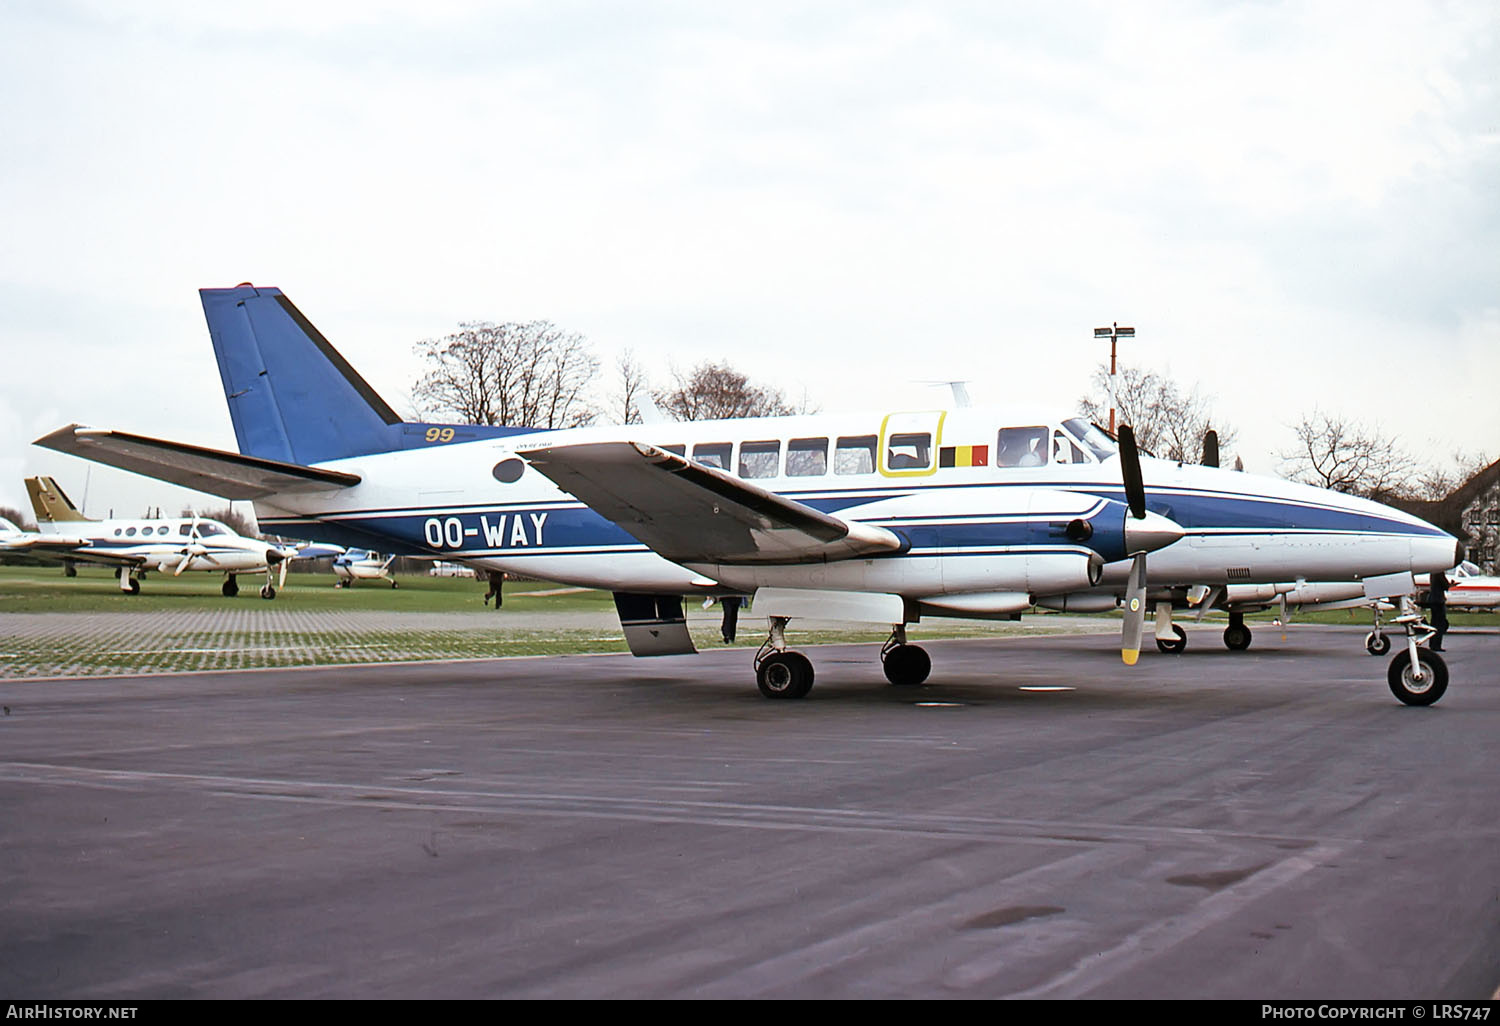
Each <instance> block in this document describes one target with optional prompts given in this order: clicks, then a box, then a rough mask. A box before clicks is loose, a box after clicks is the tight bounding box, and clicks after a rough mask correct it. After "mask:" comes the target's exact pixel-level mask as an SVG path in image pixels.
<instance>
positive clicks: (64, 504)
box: [0, 477, 295, 599]
mask: <svg viewBox="0 0 1500 1026" xmlns="http://www.w3.org/2000/svg"><path fill="white" fill-rule="evenodd" d="M26 491H27V492H28V493H29V495H30V496H31V507H32V510H33V511H34V512H35V513H36V519H37V525H38V528H39V530H37V531H27V532H21V531H16V532H13V533H10V534H5V533H0V551H8V552H13V553H24V554H26V555H29V556H38V557H41V558H44V559H51V560H57V561H59V562H62V563H63V564H65V565H66V566H67V567H68V571H69V573H70V574H71V572H72V564H73V563H75V562H76V563H102V564H105V565H106V566H113V567H114V568H115V572H116V573H117V574H119V576H120V590H121V591H123V592H125V593H126V594H127V595H139V594H140V591H141V581H140V578H141V576H142V575H144V574H145V573H146V572H147V571H148V570H156V571H159V572H162V573H166V572H169V571H170V572H171V574H172V576H174V577H176V576H179V575H181V574H182V573H183V572H184V571H186V570H192V571H195V572H197V571H206V572H209V573H221V574H223V575H224V583H223V585H222V588H221V590H222V591H223V593H224V595H225V597H227V598H233V597H234V596H236V595H238V594H239V591H240V588H239V581H238V576H239V575H240V574H246V573H263V574H265V575H266V581H265V584H263V585H262V586H261V589H260V596H261V598H266V599H272V598H275V597H276V587H277V586H276V585H273V584H272V583H271V570H272V568H273V567H276V566H280V568H281V570H280V580H279V584H280V585H281V586H283V587H284V586H285V585H286V569H287V563H288V561H289V560H290V559H291V558H292V557H293V556H294V555H295V552H294V551H293V550H292V549H283V548H281V547H279V546H276V545H272V544H270V543H269V542H263V541H261V540H260V539H258V538H246V537H244V536H243V535H240V534H236V533H235V532H234V531H231V530H230V529H229V528H228V527H226V526H224V525H223V524H221V523H219V522H218V521H217V520H209V519H205V518H202V517H198V516H194V517H173V518H168V519H156V520H148V519H139V520H130V519H110V520H91V519H89V518H88V517H85V516H84V515H83V514H82V513H81V512H79V510H78V508H77V507H76V506H74V505H73V501H72V500H71V499H69V498H68V496H67V494H66V493H65V492H64V491H63V490H62V488H60V487H59V486H58V484H57V482H56V481H54V480H52V478H50V477H28V478H27V479H26Z"/></svg>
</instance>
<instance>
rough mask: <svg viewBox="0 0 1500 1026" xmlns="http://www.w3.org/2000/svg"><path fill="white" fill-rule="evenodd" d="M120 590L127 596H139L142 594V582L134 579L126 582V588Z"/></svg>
mask: <svg viewBox="0 0 1500 1026" xmlns="http://www.w3.org/2000/svg"><path fill="white" fill-rule="evenodd" d="M120 590H121V591H123V592H125V594H127V595H139V594H140V593H141V582H140V581H138V580H136V579H135V578H134V577H132V578H130V579H129V580H127V581H126V582H125V587H124V588H122V589H120Z"/></svg>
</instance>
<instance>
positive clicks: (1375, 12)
mask: <svg viewBox="0 0 1500 1026" xmlns="http://www.w3.org/2000/svg"><path fill="white" fill-rule="evenodd" d="M1497 27H1500V6H1497V5H1496V4H1495V3H1494V2H1493V0H1475V2H1456V3H1416V2H1373V3H1372V2H1368V0H1366V2H1357V3H1306V2H1296V3H1286V4H1280V3H1239V4H1235V3H1225V2H1201V3H1195V2H1181V3H1130V4H1119V3H1070V2H1061V3H1053V2H1049V3H1028V4H1023V3H998V2H976V3H941V2H934V0H925V2H922V3H910V4H908V3H876V2H853V3H817V2H806V0H803V2H797V3H788V4H781V3H768V2H762V3H757V4H753V5H750V4H733V5H731V4H710V3H701V2H683V3H666V2H662V3H651V2H639V3H606V2H603V0H596V2H567V0H544V2H538V3H462V2H446V0H425V2H422V3H413V4H403V3H381V2H371V0H358V2H348V3H319V2H315V0H297V2H277V0H262V2H260V3H257V4H254V5H242V4H223V5H219V4H203V3H198V2H187V0H184V2H164V0H163V2H151V0H142V2H138V3H131V4H120V3H115V2H103V0H102V2H68V0H34V2H29V0H7V2H6V3H4V4H3V5H0V89H3V99H4V102H3V104H0V140H3V142H0V146H3V150H0V154H3V156H0V212H3V216H0V226H3V245H0V355H3V357H4V363H3V367H4V377H3V379H0V380H3V384H0V505H9V506H16V507H21V508H23V509H28V510H29V505H28V504H27V501H26V496H25V491H24V489H23V487H22V483H21V479H22V477H24V476H26V475H30V474H37V473H47V474H52V475H54V476H56V477H57V478H58V480H59V482H60V483H61V484H62V485H63V487H64V488H65V489H66V490H67V491H69V492H70V493H71V494H72V496H73V498H74V499H75V500H81V499H82V498H83V495H84V493H85V491H86V490H87V507H88V511H89V512H90V513H91V514H94V515H103V514H104V513H106V512H107V511H108V509H110V508H113V509H115V510H116V512H117V513H119V514H120V515H136V514H138V513H140V512H141V511H142V510H143V509H144V508H145V507H146V506H147V505H160V506H162V507H163V509H164V511H166V512H168V513H175V512H176V510H175V509H174V508H173V507H180V506H181V505H183V504H184V503H185V502H189V501H192V500H191V493H187V492H183V491H181V490H180V489H175V488H171V487H168V486H164V485H159V484H156V483H153V482H149V481H148V480H147V479H142V478H138V477H135V476H134V475H128V474H125V473H123V472H120V471H115V470H111V469H108V468H103V467H94V468H93V469H92V470H91V471H90V470H88V469H86V468H88V466H89V465H88V464H86V463H84V462H83V461H80V460H76V459H73V458H70V457H65V456H62V455H60V454H56V453H52V452H49V451H47V450H43V449H39V448H37V447H35V446H33V445H31V444H30V443H31V441H32V440H33V439H35V438H37V437H38V436H40V435H42V434H45V433H46V432H48V431H51V430H53V429H54V428H57V427H60V426H62V425H64V424H67V423H70V422H75V421H76V422H82V423H88V424H94V425H97V426H107V427H116V428H121V429H126V430H130V431H136V432H140V433H144V434H151V435H157V436H162V437H167V438H173V439H178V440H182V441H191V442H196V443H199V444H206V445H211V446H219V447H224V448H231V449H232V448H234V436H233V432H232V430H231V428H230V423H229V417H228V413H227V411H226V409H225V405H224V399H223V395H222V392H221V390H220V385H219V380H218V373H217V369H216V367H215V364H214V359H213V353H212V349H211V347H210V345H209V340H208V332H207V329H206V328H205V326H204V322H203V314H202V308H201V306H200V305H199V302H198V296H197V290H198V289H199V288H201V287H206V286H228V285H234V284H236V283H238V282H242V281H252V282H254V283H256V284H260V285H275V286H279V287H280V288H282V289H283V290H284V291H285V292H286V293H287V294H288V296H290V297H291V298H292V300H293V301H294V302H295V303H296V304H297V305H298V306H299V307H300V308H301V309H302V311H303V312H304V313H305V314H307V316H308V317H309V318H311V319H312V321H313V322H314V323H315V324H317V325H318V327H319V328H320V329H321V330H322V331H323V333H324V334H325V335H326V336H327V337H328V338H329V339H330V340H331V341H332V342H333V343H334V345H336V346H338V347H339V348H340V349H341V350H342V352H343V353H344V355H345V356H346V357H348V359H349V360H350V361H351V362H352V363H353V364H354V365H355V366H356V367H357V368H358V369H359V370H360V371H361V372H362V373H363V374H364V375H365V376H366V377H367V378H368V379H369V380H370V381H371V383H372V384H373V385H374V386H375V388H376V389H377V390H378V391H380V392H381V393H382V394H383V395H384V396H385V397H386V398H387V399H388V400H389V401H390V402H391V403H392V404H393V405H394V406H395V407H396V408H397V409H398V410H401V411H403V412H409V409H410V403H409V395H408V394H409V390H410V387H411V384H412V382H413V381H414V379H415V378H416V377H417V376H418V375H419V373H420V368H419V364H418V363H417V361H416V358H415V357H414V356H413V353H412V346H413V343H415V342H416V341H418V340H420V339H423V338H429V337H438V336H441V335H444V334H446V333H448V332H450V331H452V330H453V329H454V328H455V327H456V326H457V324H458V322H460V321H465V320H494V321H505V320H533V319H546V320H550V321H552V322H554V323H555V324H557V325H559V326H560V327H562V328H565V329H567V330H570V331H574V332H578V333H580V334H583V335H585V336H586V337H587V338H588V339H589V340H590V341H591V342H592V343H593V344H594V345H595V347H596V350H597V352H598V354H599V355H600V357H601V361H602V363H603V364H604V369H605V373H604V375H603V376H602V377H601V381H600V392H601V394H602V393H604V392H605V391H607V389H608V387H609V385H610V384H611V377H612V375H611V374H610V371H611V370H612V365H613V361H614V359H615V357H616V355H617V354H618V353H619V352H621V351H622V350H624V349H626V348H629V349H631V350H633V351H634V353H635V354H636V356H637V358H638V359H639V360H640V361H641V362H642V363H643V364H644V365H645V366H646V367H647V369H648V370H649V372H650V373H651V374H652V375H653V376H654V378H655V379H656V380H657V381H658V382H661V383H665V380H666V378H667V376H668V372H669V369H670V368H671V367H672V366H674V365H675V366H678V367H683V368H686V367H690V366H691V365H692V364H694V363H696V362H698V361H700V360H703V359H714V360H720V359H723V360H728V361H730V362H731V363H733V364H734V365H735V366H736V367H738V368H739V369H741V370H743V371H745V372H748V373H749V374H750V375H751V376H752V377H753V378H755V379H757V380H760V381H764V382H767V383H769V384H773V385H776V386H779V387H781V388H783V389H784V390H785V391H786V392H787V393H788V394H789V395H791V396H793V397H800V396H801V395H802V394H803V392H804V391H805V393H806V395H807V398H808V399H809V400H810V401H812V402H813V403H816V404H817V405H819V406H820V407H821V408H822V409H823V410H825V411H834V410H840V409H902V408H905V409H911V408H929V407H931V406H933V405H937V404H940V403H942V402H945V401H947V392H946V390H945V389H935V388H933V387H932V386H931V385H928V384H924V382H928V381H933V380H947V379H953V378H959V379H966V380H968V381H969V382H970V384H969V386H968V387H969V392H970V394H971V395H972V396H973V397H974V400H975V402H976V403H994V404H1000V405H1004V404H1006V403H1012V402H1025V403H1026V404H1027V405H1028V406H1030V405H1031V404H1033V403H1038V402H1040V403H1044V404H1048V405H1049V406H1054V407H1056V408H1057V409H1058V410H1059V411H1060V412H1066V413H1071V412H1073V411H1075V410H1076V409H1077V403H1078V399H1079V397H1080V396H1081V395H1083V394H1084V393H1085V392H1086V390H1087V388H1088V379H1089V376H1090V374H1091V372H1092V370H1093V369H1094V367H1095V366H1096V365H1097V364H1098V362H1099V361H1100V360H1102V359H1105V358H1107V356H1108V345H1107V343H1105V344H1101V343H1098V342H1095V341H1094V339H1093V337H1092V336H1093V329H1094V328H1095V327H1096V326H1099V325H1107V324H1109V323H1110V322H1112V321H1118V322H1119V323H1121V324H1128V325H1133V326H1134V327H1135V328H1136V329H1137V336H1136V338H1135V339H1133V340H1130V341H1128V342H1125V343H1122V358H1123V359H1124V360H1126V361H1130V362H1133V363H1137V364H1140V365H1144V366H1148V367H1150V368H1153V369H1156V370H1159V371H1163V372H1167V373H1170V374H1171V375H1172V376H1174V377H1175V378H1177V379H1178V380H1179V381H1180V382H1181V383H1182V384H1183V385H1184V386H1192V385H1194V384H1196V385H1197V386H1198V387H1199V388H1200V390H1201V391H1202V392H1203V393H1205V394H1207V395H1209V396H1211V397H1212V398H1213V404H1214V408H1215V409H1216V411H1217V412H1218V414H1219V420H1220V421H1221V422H1223V423H1225V424H1228V425H1230V426H1232V427H1233V428H1234V429H1236V430H1237V431H1238V434H1239V441H1238V445H1237V446H1236V449H1237V451H1239V452H1240V454H1241V455H1242V456H1243V458H1244V461H1245V464H1246V467H1247V469H1249V470H1252V471H1256V472H1263V473H1273V472H1275V470H1276V469H1277V466H1278V464H1279V461H1278V459H1277V458H1276V455H1275V454H1276V452H1277V451H1278V450H1283V449H1286V448H1288V447H1290V446H1291V444H1292V441H1293V439H1292V434H1291V426H1292V425H1293V424H1294V423H1295V422H1296V421H1297V420H1298V419H1299V418H1300V417H1301V416H1302V415H1303V414H1305V413H1309V412H1311V411H1312V410H1313V409H1314V408H1315V407H1316V408H1318V409H1321V410H1324V411H1328V412H1332V413H1336V414H1340V415H1343V416H1346V417H1348V418H1351V419H1358V420H1362V421H1364V422H1365V423H1366V424H1367V425H1370V426H1378V427H1379V428H1381V429H1382V430H1384V431H1386V432H1387V433H1390V434H1394V435H1397V436H1398V437H1399V438H1400V440H1401V441H1402V442H1403V443H1404V444H1405V445H1406V446H1407V447H1408V448H1409V449H1411V450H1412V451H1413V452H1415V453H1418V454H1419V455H1422V456H1423V457H1424V458H1425V457H1430V458H1431V460H1432V461H1434V462H1442V461H1446V460H1447V459H1448V458H1449V457H1451V455H1452V453H1453V452H1454V451H1455V450H1459V449H1462V450H1465V451H1467V452H1469V453H1471V454H1473V453H1476V452H1478V451H1484V452H1486V453H1488V454H1489V455H1490V457H1491V458H1495V457H1496V456H1500V88H1497V77H1500V70H1497V69H1500V53H1497V46H1496V32H1497ZM203 501H204V503H205V505H207V504H214V503H217V504H218V505H222V500H203Z"/></svg>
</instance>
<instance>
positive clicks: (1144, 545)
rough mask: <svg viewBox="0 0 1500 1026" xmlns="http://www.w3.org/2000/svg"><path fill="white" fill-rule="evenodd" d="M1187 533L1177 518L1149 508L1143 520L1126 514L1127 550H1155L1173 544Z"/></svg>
mask: <svg viewBox="0 0 1500 1026" xmlns="http://www.w3.org/2000/svg"><path fill="white" fill-rule="evenodd" d="M1186 533H1187V532H1185V531H1184V530H1183V529H1182V526H1181V525H1180V524H1178V523H1177V522H1176V521H1175V520H1171V519H1169V518H1167V517H1164V516H1162V515H1161V514H1160V513H1152V512H1151V511H1149V510H1148V511H1147V512H1146V516H1145V517H1144V518H1143V519H1141V520H1137V519H1136V518H1135V517H1133V516H1130V515H1129V514H1128V513H1127V514H1126V515H1125V551H1126V552H1155V551H1156V550H1157V549H1164V548H1166V547H1167V546H1168V545H1171V544H1172V543H1173V542H1175V541H1176V540H1177V539H1179V538H1181V537H1182V536H1183V535H1184V534H1186Z"/></svg>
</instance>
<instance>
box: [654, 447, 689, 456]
mask: <svg viewBox="0 0 1500 1026" xmlns="http://www.w3.org/2000/svg"><path fill="white" fill-rule="evenodd" d="M657 448H658V449H661V450H663V451H665V452H669V453H671V454H672V455H673V456H686V455H687V446H685V445H658V446H657Z"/></svg>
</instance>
